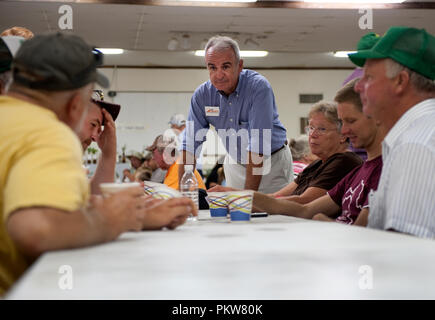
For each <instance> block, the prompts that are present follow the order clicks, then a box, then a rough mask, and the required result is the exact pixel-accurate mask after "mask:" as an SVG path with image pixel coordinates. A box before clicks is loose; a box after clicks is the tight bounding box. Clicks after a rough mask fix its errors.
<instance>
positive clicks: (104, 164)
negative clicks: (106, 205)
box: [91, 154, 116, 194]
mask: <svg viewBox="0 0 435 320" xmlns="http://www.w3.org/2000/svg"><path fill="white" fill-rule="evenodd" d="M115 168H116V154H114V155H108V156H103V154H101V155H100V158H99V159H98V164H97V168H96V169H95V173H94V175H93V176H92V178H91V193H92V194H101V190H100V183H103V182H113V181H114V178H115Z"/></svg>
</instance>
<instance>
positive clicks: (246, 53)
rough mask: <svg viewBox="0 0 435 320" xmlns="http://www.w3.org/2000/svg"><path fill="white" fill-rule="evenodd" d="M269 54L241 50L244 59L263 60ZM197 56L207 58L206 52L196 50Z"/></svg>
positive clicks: (266, 52)
mask: <svg viewBox="0 0 435 320" xmlns="http://www.w3.org/2000/svg"><path fill="white" fill-rule="evenodd" d="M268 54H269V52H268V51H260V50H255V51H249V50H240V57H242V58H262V57H265V56H267V55H268ZM195 56H198V57H204V56H205V51H204V50H196V51H195Z"/></svg>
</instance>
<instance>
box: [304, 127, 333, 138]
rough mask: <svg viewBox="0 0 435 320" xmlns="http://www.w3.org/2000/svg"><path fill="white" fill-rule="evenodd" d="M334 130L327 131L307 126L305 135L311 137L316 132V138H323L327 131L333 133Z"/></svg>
mask: <svg viewBox="0 0 435 320" xmlns="http://www.w3.org/2000/svg"><path fill="white" fill-rule="evenodd" d="M334 130H336V129H327V128H316V127H313V126H307V127H305V133H306V134H307V135H312V134H313V133H314V132H317V135H318V136H323V135H324V134H325V133H326V132H328V131H334Z"/></svg>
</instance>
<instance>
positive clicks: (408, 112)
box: [349, 27, 435, 238]
mask: <svg viewBox="0 0 435 320" xmlns="http://www.w3.org/2000/svg"><path fill="white" fill-rule="evenodd" d="M349 58H350V60H351V61H352V62H354V63H355V64H356V65H358V66H361V67H363V68H364V77H363V78H362V79H361V80H360V81H359V82H358V83H357V84H356V85H355V90H356V91H357V92H359V93H360V96H361V100H362V102H363V111H364V113H366V114H367V115H368V116H370V117H373V118H374V119H375V120H376V121H378V122H379V124H380V125H381V126H382V127H384V129H385V130H386V132H388V134H387V136H386V137H385V139H384V141H383V143H382V154H383V163H384V166H383V169H382V175H381V178H380V181H379V186H378V190H377V192H375V193H373V194H372V196H371V197H370V201H369V207H370V213H369V216H368V226H369V227H371V228H377V229H383V230H394V231H398V232H403V233H408V234H412V235H415V236H418V237H422V238H435V215H434V208H435V197H434V195H435V180H434V179H433V177H434V174H435V99H434V98H435V83H434V79H435V37H434V36H433V35H431V34H429V33H427V32H426V31H425V30H424V29H415V28H408V27H391V28H390V29H389V30H388V31H387V32H386V33H385V34H384V35H383V36H382V37H381V38H380V39H379V41H378V42H377V43H376V44H375V45H374V46H373V47H371V48H369V49H363V50H358V51H357V52H356V53H353V54H350V55H349Z"/></svg>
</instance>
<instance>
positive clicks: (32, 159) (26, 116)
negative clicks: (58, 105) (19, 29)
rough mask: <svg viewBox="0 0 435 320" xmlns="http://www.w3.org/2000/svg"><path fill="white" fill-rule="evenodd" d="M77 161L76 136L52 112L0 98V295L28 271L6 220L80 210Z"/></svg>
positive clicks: (83, 197)
mask: <svg viewBox="0 0 435 320" xmlns="http://www.w3.org/2000/svg"><path fill="white" fill-rule="evenodd" d="M81 161H82V148H81V145H80V142H79V140H78V138H77V136H76V135H75V134H74V132H73V131H72V130H71V129H70V128H69V127H68V126H66V125H65V124H64V123H62V122H60V121H59V120H58V118H57V116H56V115H55V114H54V113H53V112H52V111H50V110H48V109H46V108H42V107H40V106H37V105H33V104H30V103H28V102H25V101H22V100H18V99H15V98H12V97H8V96H0V189H1V193H0V218H1V219H0V296H1V295H3V294H4V293H5V292H6V290H8V288H9V287H10V286H11V285H12V284H13V283H14V281H15V280H17V279H18V278H19V276H20V275H21V274H22V273H23V272H24V271H25V270H26V269H27V267H28V266H29V261H28V260H26V257H24V256H23V255H22V254H20V252H19V251H18V250H17V248H16V246H15V245H14V243H13V241H12V240H11V238H10V237H9V235H8V233H7V231H6V223H7V220H8V217H9V215H10V214H11V213H12V212H13V211H15V210H17V209H20V208H26V207H33V206H44V207H51V208H57V209H61V210H66V211H75V210H78V209H80V208H81V207H83V206H84V205H85V204H86V202H87V200H88V197H89V183H88V181H87V179H86V175H85V173H84V170H83V169H82V166H81Z"/></svg>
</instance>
